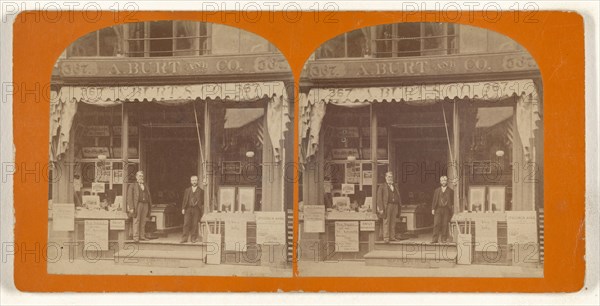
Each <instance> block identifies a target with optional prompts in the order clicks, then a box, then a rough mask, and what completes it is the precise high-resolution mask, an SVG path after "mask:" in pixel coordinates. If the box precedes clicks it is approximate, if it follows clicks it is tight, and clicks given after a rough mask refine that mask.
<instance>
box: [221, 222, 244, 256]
mask: <svg viewBox="0 0 600 306" xmlns="http://www.w3.org/2000/svg"><path fill="white" fill-rule="evenodd" d="M245 248H246V220H243V219H230V220H226V221H225V251H242V250H244V249H245Z"/></svg>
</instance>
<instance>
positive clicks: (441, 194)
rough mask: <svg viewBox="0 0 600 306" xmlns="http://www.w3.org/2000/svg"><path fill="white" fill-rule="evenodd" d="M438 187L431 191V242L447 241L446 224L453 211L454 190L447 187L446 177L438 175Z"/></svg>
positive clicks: (447, 231)
mask: <svg viewBox="0 0 600 306" xmlns="http://www.w3.org/2000/svg"><path fill="white" fill-rule="evenodd" d="M440 185H441V186H440V187H438V188H436V189H435V191H434V193H433V203H431V214H432V215H433V238H432V239H431V243H438V239H439V238H440V236H441V238H442V242H447V241H448V234H449V229H448V224H449V223H450V218H452V214H453V213H454V191H453V190H452V189H451V188H450V187H448V177H447V176H445V175H444V176H442V177H440Z"/></svg>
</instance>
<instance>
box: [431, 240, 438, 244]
mask: <svg viewBox="0 0 600 306" xmlns="http://www.w3.org/2000/svg"><path fill="white" fill-rule="evenodd" d="M430 243H431V244H437V243H438V242H437V240H431V242H430Z"/></svg>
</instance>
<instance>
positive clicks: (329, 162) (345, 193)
mask: <svg viewBox="0 0 600 306" xmlns="http://www.w3.org/2000/svg"><path fill="white" fill-rule="evenodd" d="M323 133H324V135H323V140H324V141H323V143H324V147H323V150H324V155H325V164H324V176H325V178H324V180H325V199H324V200H325V203H326V206H328V207H331V206H333V207H335V208H337V209H346V208H341V207H336V199H337V198H338V197H342V198H344V197H348V199H349V203H348V204H349V207H347V209H350V210H357V209H359V207H361V206H363V205H364V204H365V203H367V205H368V201H370V200H372V197H373V184H375V185H377V184H378V183H382V182H383V181H384V180H385V179H384V177H385V172H386V171H388V168H389V167H388V165H389V162H388V150H387V148H388V135H387V128H385V127H384V126H382V125H379V126H378V140H377V144H378V148H377V153H376V154H377V159H378V168H377V174H378V177H377V178H374V177H373V164H372V161H371V154H372V153H371V117H370V111H369V108H368V107H361V108H345V107H339V106H334V105H328V106H327V112H326V115H325V118H324V119H323ZM369 198H370V199H369Z"/></svg>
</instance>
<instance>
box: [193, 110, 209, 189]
mask: <svg viewBox="0 0 600 306" xmlns="http://www.w3.org/2000/svg"><path fill="white" fill-rule="evenodd" d="M192 105H193V106H194V119H195V120H196V134H197V135H198V149H199V151H200V162H201V163H202V184H203V185H206V163H205V162H204V152H203V151H202V140H201V139H200V130H199V128H200V125H199V124H198V115H197V114H196V101H192Z"/></svg>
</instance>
